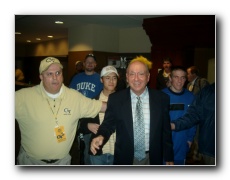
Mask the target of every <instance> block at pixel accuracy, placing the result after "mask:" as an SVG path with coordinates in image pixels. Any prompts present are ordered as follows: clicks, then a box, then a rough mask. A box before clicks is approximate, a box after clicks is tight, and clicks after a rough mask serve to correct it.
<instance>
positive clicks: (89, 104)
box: [15, 54, 216, 166]
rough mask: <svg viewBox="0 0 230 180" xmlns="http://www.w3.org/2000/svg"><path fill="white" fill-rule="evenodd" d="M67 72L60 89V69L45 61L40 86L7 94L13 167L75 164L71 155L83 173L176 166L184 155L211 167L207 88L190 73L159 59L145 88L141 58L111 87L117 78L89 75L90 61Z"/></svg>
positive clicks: (147, 65) (108, 69)
mask: <svg viewBox="0 0 230 180" xmlns="http://www.w3.org/2000/svg"><path fill="white" fill-rule="evenodd" d="M75 65H76V72H75V74H74V75H73V76H72V78H71V81H70V85H69V87H67V86H65V85H64V84H63V66H62V64H61V63H60V61H59V60H58V59H57V58H54V57H47V58H45V59H43V60H42V61H41V62H40V66H39V77H40V80H41V82H40V84H38V85H35V86H33V87H29V88H23V89H20V90H17V91H16V92H15V119H16V120H17V122H18V124H19V128H20V132H21V147H20V151H19V154H18V157H17V165H48V166H50V165H76V164H77V163H76V162H75V161H74V159H75V158H76V156H75V155H74V154H76V151H78V149H80V162H79V165H87V166H88V165H136V166H141V165H182V166H184V165H187V163H186V160H187V158H188V155H189V154H192V157H196V158H197V157H199V158H200V159H199V161H200V164H201V165H215V163H216V162H215V159H216V151H215V144H216V142H215V135H216V134H215V127H216V126H215V84H211V85H210V84H209V83H208V81H207V80H206V79H204V78H201V77H200V76H199V71H198V68H197V67H195V66H192V67H189V68H188V69H187V70H186V69H185V68H184V67H182V66H173V65H172V60H171V59H170V58H164V59H163V69H162V70H161V71H160V72H159V74H158V76H157V77H156V79H157V89H153V88H150V87H149V86H148V83H149V81H150V70H151V68H152V62H151V61H149V60H148V59H146V58H145V57H143V56H137V57H135V58H134V59H132V60H131V61H130V62H129V64H128V66H127V69H126V75H125V78H126V82H125V83H123V84H124V85H122V86H119V88H117V86H118V84H120V83H119V82H120V80H121V79H120V73H119V71H118V70H117V69H116V68H115V67H114V66H110V65H108V66H105V67H103V69H102V70H101V72H100V73H97V72H96V70H95V69H96V66H97V59H96V57H95V56H94V55H93V54H88V55H87V56H86V57H85V59H84V60H82V61H77V62H76V64H75ZM151 78H154V77H151ZM187 81H188V84H187V86H186V82H187ZM121 87H122V88H121ZM76 143H77V144H78V147H77V148H78V149H76V148H74V144H76ZM190 156H191V155H190Z"/></svg>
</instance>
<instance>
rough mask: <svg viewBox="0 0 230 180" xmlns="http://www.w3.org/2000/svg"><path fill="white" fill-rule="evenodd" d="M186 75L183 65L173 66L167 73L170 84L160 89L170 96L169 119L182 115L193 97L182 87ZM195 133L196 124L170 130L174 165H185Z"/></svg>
mask: <svg viewBox="0 0 230 180" xmlns="http://www.w3.org/2000/svg"><path fill="white" fill-rule="evenodd" d="M186 76H187V73H186V70H185V69H184V68H183V67H180V66H176V67H173V68H172V71H171V74H170V75H169V81H170V83H171V86H170V87H168V88H164V89H162V91H163V92H164V93H166V94H168V95H169V97H170V111H169V114H170V120H171V121H173V120H175V119H177V118H179V117H181V116H182V115H184V114H185V112H186V111H187V109H188V107H189V105H190V104H191V103H192V101H193V99H194V95H193V93H191V92H190V91H188V90H187V89H186V88H184V84H185V81H186ZM195 133H196V126H193V127H191V128H190V129H187V130H183V131H179V132H175V131H173V132H172V141H173V150H174V165H185V161H186V155H187V153H188V151H189V148H190V147H191V144H192V141H193V138H194V136H195Z"/></svg>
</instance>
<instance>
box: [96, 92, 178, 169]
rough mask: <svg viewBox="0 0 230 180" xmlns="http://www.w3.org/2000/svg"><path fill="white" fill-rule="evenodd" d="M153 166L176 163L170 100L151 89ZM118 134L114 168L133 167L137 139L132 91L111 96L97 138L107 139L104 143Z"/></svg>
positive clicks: (150, 148)
mask: <svg viewBox="0 0 230 180" xmlns="http://www.w3.org/2000/svg"><path fill="white" fill-rule="evenodd" d="M149 104H150V137H149V138H150V140H149V143H150V145H149V158H150V164H151V165H162V163H163V159H164V160H165V161H173V158H174V157H173V144H172V135H171V133H172V131H171V127H170V117H169V96H168V95H166V94H164V93H163V92H161V91H158V90H153V89H149ZM115 130H116V143H115V153H114V164H115V165H132V164H133V158H134V135H133V119H132V106H131V95H130V88H127V89H124V90H121V91H119V92H115V93H113V94H111V95H110V96H109V99H108V103H107V110H106V112H105V118H104V121H103V123H102V124H101V126H100V128H99V131H98V133H97V135H102V136H104V138H105V139H104V140H105V141H104V143H105V142H106V141H107V140H108V139H109V137H110V135H111V134H112V133H113V132H114V131H115Z"/></svg>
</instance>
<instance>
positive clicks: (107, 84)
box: [101, 72, 117, 93]
mask: <svg viewBox="0 0 230 180" xmlns="http://www.w3.org/2000/svg"><path fill="white" fill-rule="evenodd" d="M101 82H102V83H103V85H104V91H106V92H109V93H112V92H114V91H115V90H116V86H117V75H116V73H114V72H112V73H110V74H108V75H106V76H103V77H101Z"/></svg>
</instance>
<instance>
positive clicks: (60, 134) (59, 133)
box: [54, 126, 66, 143]
mask: <svg viewBox="0 0 230 180" xmlns="http://www.w3.org/2000/svg"><path fill="white" fill-rule="evenodd" d="M54 131H55V135H56V138H57V142H58V143H60V142H63V141H65V140H66V134H65V130H64V126H58V127H55V128H54Z"/></svg>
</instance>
